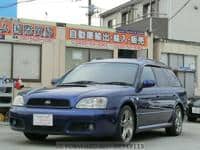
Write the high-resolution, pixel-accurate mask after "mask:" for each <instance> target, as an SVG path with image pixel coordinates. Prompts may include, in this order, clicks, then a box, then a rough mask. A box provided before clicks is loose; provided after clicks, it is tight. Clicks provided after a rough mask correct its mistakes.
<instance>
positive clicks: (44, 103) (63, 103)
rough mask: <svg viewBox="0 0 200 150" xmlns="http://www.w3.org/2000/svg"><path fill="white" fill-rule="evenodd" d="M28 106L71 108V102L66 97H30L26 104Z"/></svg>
mask: <svg viewBox="0 0 200 150" xmlns="http://www.w3.org/2000/svg"><path fill="white" fill-rule="evenodd" d="M26 105H27V106H28V107H42V108H69V107H70V102H69V100H65V99H63V100H62V99H50V98H49V99H40V98H34V99H29V101H28V102H27V104H26Z"/></svg>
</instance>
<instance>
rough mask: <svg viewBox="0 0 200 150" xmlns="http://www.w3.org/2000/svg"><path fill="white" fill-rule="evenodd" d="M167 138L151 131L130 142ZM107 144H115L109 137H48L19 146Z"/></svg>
mask: <svg viewBox="0 0 200 150" xmlns="http://www.w3.org/2000/svg"><path fill="white" fill-rule="evenodd" d="M164 137H168V136H167V135H166V133H165V132H164V130H161V129H159V130H152V131H148V132H141V133H138V134H135V135H134V138H133V140H132V142H134V143H144V142H146V141H148V140H154V139H158V138H164ZM104 142H105V143H109V142H112V143H113V142H117V141H116V139H114V138H111V137H103V138H94V137H69V136H49V137H48V138H47V140H45V141H39V142H33V141H29V140H25V141H23V143H21V144H25V145H37V146H55V145H56V144H58V143H65V144H68V143H69V144H70V143H86V144H87V143H104Z"/></svg>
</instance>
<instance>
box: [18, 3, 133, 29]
mask: <svg viewBox="0 0 200 150" xmlns="http://www.w3.org/2000/svg"><path fill="white" fill-rule="evenodd" d="M18 1H21V0H18ZM72 1H74V2H72ZM75 1H76V0H36V1H34V2H30V3H22V4H19V5H18V11H17V13H18V18H30V19H37V20H47V21H56V22H65V23H72V24H87V23H88V20H87V16H86V14H87V8H83V7H87V5H88V0H78V1H77V2H75ZM127 1H129V0H92V4H94V5H96V6H97V7H99V8H100V10H101V12H103V11H105V10H108V9H111V8H113V7H116V6H118V5H120V4H122V3H125V2H127ZM92 25H95V26H99V25H100V18H99V15H94V16H93V17H92Z"/></svg>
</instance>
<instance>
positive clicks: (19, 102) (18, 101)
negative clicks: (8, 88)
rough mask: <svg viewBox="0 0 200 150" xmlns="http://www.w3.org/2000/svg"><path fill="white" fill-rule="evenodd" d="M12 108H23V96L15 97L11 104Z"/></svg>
mask: <svg viewBox="0 0 200 150" xmlns="http://www.w3.org/2000/svg"><path fill="white" fill-rule="evenodd" d="M12 105H13V106H24V98H23V96H20V95H18V96H16V97H15V99H14V101H13V103H12Z"/></svg>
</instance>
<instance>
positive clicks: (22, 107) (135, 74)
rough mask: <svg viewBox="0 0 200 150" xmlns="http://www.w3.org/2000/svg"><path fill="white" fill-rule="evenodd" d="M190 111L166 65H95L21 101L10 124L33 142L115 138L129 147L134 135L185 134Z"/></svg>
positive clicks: (110, 62) (28, 93)
mask: <svg viewBox="0 0 200 150" xmlns="http://www.w3.org/2000/svg"><path fill="white" fill-rule="evenodd" d="M54 82H55V80H54ZM186 107H187V95H186V92H185V89H184V88H182V86H181V84H180V82H179V80H178V79H177V78H176V76H175V74H174V73H173V72H172V70H170V69H169V68H168V67H167V66H166V65H164V64H162V63H160V62H155V61H153V60H144V59H141V60H136V59H105V60H94V61H92V62H88V63H85V64H82V65H80V66H78V67H76V68H74V69H72V70H71V71H69V72H68V73H66V74H65V75H64V76H63V77H62V78H60V79H59V80H57V82H56V85H55V87H53V88H42V89H35V90H30V91H25V92H23V93H20V94H19V95H18V96H16V98H15V99H14V101H13V105H12V108H11V109H10V125H11V128H12V129H13V130H17V131H21V132H23V133H24V135H25V136H26V137H27V138H28V139H30V140H44V139H46V138H47V136H48V135H69V136H94V137H111V136H112V137H115V138H116V139H118V140H120V141H122V142H125V143H128V142H130V141H131V140H132V138H133V137H134V134H135V133H138V132H142V131H146V130H151V129H155V128H165V129H166V132H167V134H169V135H172V136H177V135H180V134H181V133H182V124H183V118H184V114H185V110H186Z"/></svg>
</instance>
